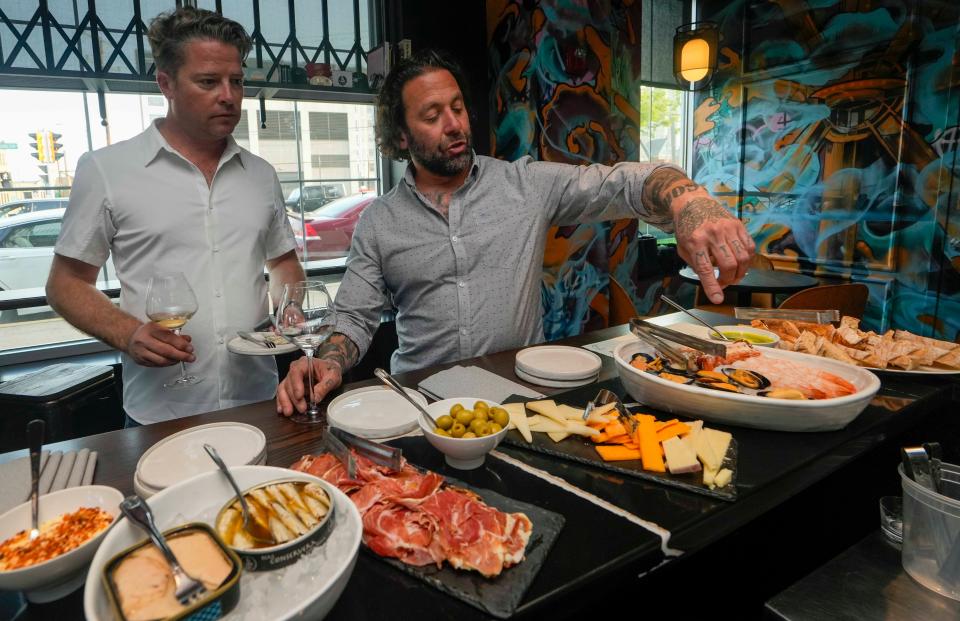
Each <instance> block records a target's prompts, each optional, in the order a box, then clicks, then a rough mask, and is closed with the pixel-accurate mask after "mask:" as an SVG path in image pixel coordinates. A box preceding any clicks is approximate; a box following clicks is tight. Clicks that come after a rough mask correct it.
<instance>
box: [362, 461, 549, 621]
mask: <svg viewBox="0 0 960 621" xmlns="http://www.w3.org/2000/svg"><path fill="white" fill-rule="evenodd" d="M444 479H445V481H446V483H447V484H449V485H452V486H454V487H462V488H464V489H468V490H470V491H472V492H473V493H475V494H477V495H478V496H480V497H481V498H482V499H483V501H484V502H485V503H486V504H488V505H489V506H491V507H493V508H495V509H499V510H500V511H503V512H505V513H518V512H519V513H525V514H526V515H527V517H528V518H530V521H531V522H533V533H532V534H531V535H530V540H529V541H528V542H527V549H526V558H525V559H524V560H523V561H522V562H521V563H519V564H517V565H514V566H513V567H510V568H509V569H504V570H503V571H502V572H501V573H500V575H499V576H496V577H494V578H484V577H483V576H481V575H480V574H479V573H478V572H476V571H466V570H462V569H454V568H453V567H451V566H450V565H449V564H447V563H444V564H443V567H442V568H439V569H438V568H437V567H436V566H435V565H427V566H424V567H414V566H413V565H407V564H406V563H403V562H401V561H399V560H397V559H394V558H387V557H384V556H380V555H378V554H376V553H375V552H373V551H371V550H370V549H369V548H367V546H366V545H363V546H361V548H362V549H363V550H364V551H365V552H366V553H367V554H369V555H370V556H373V557H375V558H377V559H380V560H381V561H383V562H384V563H387V564H388V565H392V566H393V567H396V568H397V569H399V570H400V571H402V572H404V573H405V574H408V575H410V576H412V577H414V578H416V579H418V580H422V581H423V582H425V583H427V584H429V585H430V586H432V587H434V588H435V589H437V590H439V591H442V592H444V593H446V594H448V595H451V596H452V597H455V598H457V599H459V600H460V601H463V602H466V603H467V604H470V605H471V606H474V607H475V608H479V609H480V610H482V611H484V612H486V613H487V614H489V615H491V616H494V617H497V618H498V619H506V618H508V617H511V616H513V613H514V612H515V611H516V609H517V606H519V605H520V602H521V601H522V600H523V596H524V594H525V593H526V592H527V589H528V588H529V587H530V585H531V584H532V583H533V580H534V578H536V576H537V573H538V572H539V571H540V568H541V567H542V566H543V562H544V560H545V559H546V558H547V554H548V553H549V552H550V548H552V547H553V544H554V542H555V541H556V540H557V537H558V536H559V535H560V531H561V529H562V528H563V524H564V522H565V520H564V517H563V516H562V515H560V514H559V513H555V512H553V511H548V510H547V509H542V508H540V507H538V506H536V505H532V504H530V503H527V502H522V501H520V500H515V499H513V498H508V497H506V496H503V495H502V494H498V493H497V492H494V491H492V490H488V489H481V488H477V487H474V486H472V485H468V484H466V483H463V482H461V481H458V480H456V479H453V478H451V477H448V476H444Z"/></svg>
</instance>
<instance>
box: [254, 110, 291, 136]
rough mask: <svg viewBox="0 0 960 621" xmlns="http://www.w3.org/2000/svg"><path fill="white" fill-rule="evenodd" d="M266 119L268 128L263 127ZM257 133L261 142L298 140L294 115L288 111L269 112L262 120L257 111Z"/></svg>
mask: <svg viewBox="0 0 960 621" xmlns="http://www.w3.org/2000/svg"><path fill="white" fill-rule="evenodd" d="M263 119H266V121H265V122H266V125H267V126H266V127H262V125H263V123H264V120H263ZM257 120H258V121H259V123H258V125H257V132H258V133H259V135H260V140H296V139H297V130H296V127H295V125H294V114H293V112H289V111H286V110H267V112H266V115H265V116H264V117H263V118H261V117H260V112H259V111H257Z"/></svg>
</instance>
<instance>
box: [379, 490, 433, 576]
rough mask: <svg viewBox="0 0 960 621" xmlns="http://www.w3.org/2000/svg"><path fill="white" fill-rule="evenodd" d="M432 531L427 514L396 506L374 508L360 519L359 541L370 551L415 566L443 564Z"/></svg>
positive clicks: (430, 520)
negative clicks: (360, 532)
mask: <svg viewBox="0 0 960 621" xmlns="http://www.w3.org/2000/svg"><path fill="white" fill-rule="evenodd" d="M436 530H437V524H436V522H435V521H434V520H432V519H431V518H430V516H429V515H426V514H424V513H423V512H420V511H414V510H411V509H407V508H406V507H403V506H401V505H396V504H389V503H380V504H377V505H374V506H373V507H371V508H370V510H369V511H367V512H366V513H365V514H364V516H363V541H364V543H366V544H367V546H368V547H369V548H370V549H371V550H373V551H374V552H376V553H377V554H379V555H380V556H387V557H391V558H398V559H400V560H401V561H403V562H404V563H407V564H408V565H416V566H418V567H419V566H421V565H429V564H431V563H434V564H436V565H437V567H440V566H441V565H443V560H444V555H443V551H442V549H441V548H440V546H439V545H438V544H437V540H436Z"/></svg>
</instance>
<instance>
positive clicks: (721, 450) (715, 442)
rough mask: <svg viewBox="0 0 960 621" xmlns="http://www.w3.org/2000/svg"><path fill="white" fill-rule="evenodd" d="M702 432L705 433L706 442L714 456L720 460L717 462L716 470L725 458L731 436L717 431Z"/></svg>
mask: <svg viewBox="0 0 960 621" xmlns="http://www.w3.org/2000/svg"><path fill="white" fill-rule="evenodd" d="M703 431H705V432H707V441H708V442H709V443H710V446H711V447H713V453H714V455H716V456H717V459H719V460H720V461H719V462H717V469H719V468H720V465H721V464H723V460H724V459H725V458H726V456H727V449H728V448H729V447H730V440H731V439H732V438H733V436H731V435H730V434H729V433H727V432H726V431H720V430H719V429H710V428H704V430H703Z"/></svg>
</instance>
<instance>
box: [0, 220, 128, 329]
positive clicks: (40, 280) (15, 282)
mask: <svg viewBox="0 0 960 621" xmlns="http://www.w3.org/2000/svg"><path fill="white" fill-rule="evenodd" d="M65 211H66V209H49V210H45V211H35V212H32V213H25V214H23V215H19V216H7V217H5V218H0V291H4V292H8V291H9V292H12V291H14V290H20V289H24V290H25V291H23V295H24V297H33V296H37V295H43V287H44V286H46V284H47V275H48V274H49V273H50V264H51V263H52V262H53V246H54V245H55V244H56V243H57V236H58V235H60V223H61V222H62V220H63V213H64V212H65ZM101 278H106V279H107V280H116V278H117V272H116V270H115V269H114V267H113V261H112V260H110V259H107V263H106V265H105V266H104V268H103V270H102V273H101ZM31 290H32V291H31ZM9 295H10V294H7V295H5V296H4V297H9ZM40 310H47V308H46V307H44V308H43V309H21V310H20V314H31V311H33V312H39V311H40Z"/></svg>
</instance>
